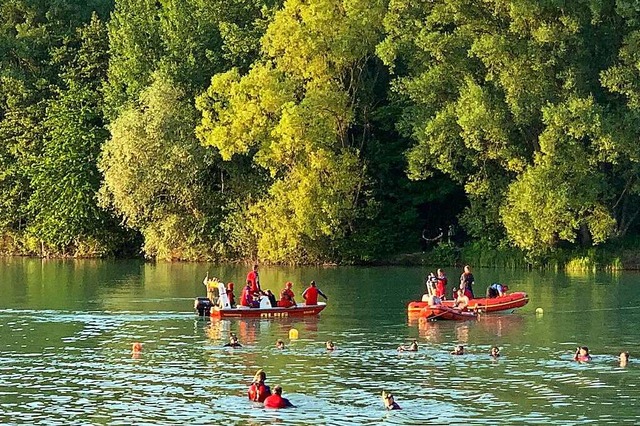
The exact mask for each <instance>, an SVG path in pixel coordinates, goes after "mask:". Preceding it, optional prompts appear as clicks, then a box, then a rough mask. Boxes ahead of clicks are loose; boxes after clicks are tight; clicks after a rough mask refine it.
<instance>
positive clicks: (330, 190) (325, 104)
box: [197, 0, 384, 262]
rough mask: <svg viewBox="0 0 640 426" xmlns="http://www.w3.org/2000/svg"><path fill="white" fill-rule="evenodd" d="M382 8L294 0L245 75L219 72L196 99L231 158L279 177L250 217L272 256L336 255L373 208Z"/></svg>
mask: <svg viewBox="0 0 640 426" xmlns="http://www.w3.org/2000/svg"><path fill="white" fill-rule="evenodd" d="M383 11H384V5H383V3H382V2H374V3H371V2H364V1H338V0H323V1H318V2H314V3H313V4H307V3H306V2H302V1H299V0H290V1H287V2H286V3H285V4H284V7H283V9H282V10H280V11H278V12H277V13H276V15H275V17H274V19H273V21H272V22H271V24H270V25H269V27H268V28H267V31H266V34H265V36H264V38H263V44H262V50H263V52H264V55H263V58H262V59H261V60H260V61H257V62H256V63H254V64H253V66H252V67H251V70H250V71H249V72H248V73H247V74H245V75H241V73H240V72H239V71H238V70H231V71H228V72H226V73H222V74H219V75H216V76H214V78H213V79H212V83H211V86H210V87H209V89H208V90H207V92H206V93H205V94H204V95H202V96H200V97H199V98H198V100H197V106H198V108H199V109H200V110H201V111H202V114H203V119H202V122H201V124H200V126H198V128H197V134H198V137H199V138H200V140H201V141H202V142H203V143H204V144H205V145H209V146H213V147H215V148H216V149H217V150H218V151H219V152H220V154H221V155H222V158H223V159H224V160H227V161H228V160H231V159H233V158H235V157H236V156H248V157H249V158H251V159H252V162H253V163H254V164H255V165H257V166H259V167H260V168H262V169H264V170H266V171H267V172H268V173H269V176H270V177H271V182H270V185H269V189H268V191H267V193H266V194H265V195H264V197H262V198H261V199H259V200H257V201H256V202H255V203H253V204H252V205H251V207H250V209H249V213H248V216H247V217H248V218H249V220H250V221H251V229H252V231H253V232H254V233H255V235H256V238H257V241H258V242H257V246H258V256H259V257H261V258H263V259H266V260H271V261H277V262H300V261H322V260H326V259H331V258H334V259H335V258H336V257H339V253H335V250H336V249H337V247H339V244H338V243H337V242H339V241H342V240H344V239H345V238H348V237H349V236H351V235H352V234H354V233H355V232H357V227H358V226H357V222H358V220H359V219H363V218H365V217H366V215H367V214H371V212H370V211H369V210H368V206H372V205H373V204H375V200H374V199H372V198H371V197H370V195H369V194H367V192H366V188H367V185H368V183H369V178H370V177H369V175H368V170H367V162H366V159H365V158H364V157H363V154H364V147H365V146H366V145H367V144H368V143H369V142H370V141H371V139H372V138H371V127H370V126H371V123H372V120H371V117H370V114H371V111H372V109H373V102H375V101H376V99H375V98H371V97H368V95H369V94H371V93H372V87H373V86H375V84H376V79H377V78H378V77H379V76H380V64H379V63H377V62H376V60H375V58H373V49H374V47H375V45H376V44H377V42H378V41H379V40H380V37H381V34H380V32H379V29H378V28H379V24H380V19H381V17H382V15H383Z"/></svg>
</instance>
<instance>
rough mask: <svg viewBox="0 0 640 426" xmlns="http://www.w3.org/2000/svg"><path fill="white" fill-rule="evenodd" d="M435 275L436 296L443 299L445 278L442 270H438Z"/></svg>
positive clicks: (445, 286)
mask: <svg viewBox="0 0 640 426" xmlns="http://www.w3.org/2000/svg"><path fill="white" fill-rule="evenodd" d="M436 273H437V275H436V296H437V297H439V298H440V299H444V297H445V296H446V294H447V276H446V275H445V273H444V269H438V270H437V271H436Z"/></svg>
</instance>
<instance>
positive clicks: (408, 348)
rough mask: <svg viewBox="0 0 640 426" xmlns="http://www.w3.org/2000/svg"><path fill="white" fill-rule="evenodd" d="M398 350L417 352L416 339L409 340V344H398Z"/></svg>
mask: <svg viewBox="0 0 640 426" xmlns="http://www.w3.org/2000/svg"><path fill="white" fill-rule="evenodd" d="M398 351H401V352H402V351H407V352H417V351H418V341H417V340H414V341H413V342H411V344H410V345H409V346H405V345H400V346H398Z"/></svg>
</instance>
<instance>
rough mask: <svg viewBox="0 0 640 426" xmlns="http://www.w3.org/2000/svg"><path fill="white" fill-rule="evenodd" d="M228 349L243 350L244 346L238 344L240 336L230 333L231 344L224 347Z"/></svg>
mask: <svg viewBox="0 0 640 426" xmlns="http://www.w3.org/2000/svg"><path fill="white" fill-rule="evenodd" d="M224 346H225V347H228V348H241V347H242V345H241V344H240V343H239V342H238V336H236V335H235V333H229V343H226V344H225V345H224Z"/></svg>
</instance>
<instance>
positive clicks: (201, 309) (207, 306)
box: [193, 297, 213, 317]
mask: <svg viewBox="0 0 640 426" xmlns="http://www.w3.org/2000/svg"><path fill="white" fill-rule="evenodd" d="M193 307H194V309H195V310H196V311H197V312H198V315H199V316H201V317H204V316H209V315H211V308H212V307H213V303H211V300H209V298H207V297H196V300H195V301H194V303H193Z"/></svg>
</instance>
